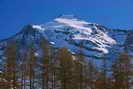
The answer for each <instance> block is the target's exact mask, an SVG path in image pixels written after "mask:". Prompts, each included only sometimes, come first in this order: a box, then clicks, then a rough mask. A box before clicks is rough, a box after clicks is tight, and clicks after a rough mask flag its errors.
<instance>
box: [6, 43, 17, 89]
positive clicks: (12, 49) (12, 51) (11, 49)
mask: <svg viewBox="0 0 133 89" xmlns="http://www.w3.org/2000/svg"><path fill="white" fill-rule="evenodd" d="M16 55H17V47H16V44H11V45H8V46H7V48H6V50H5V57H6V64H5V72H4V73H5V79H6V80H7V82H8V83H9V87H10V88H12V89H17V88H18V84H17V58H16ZM10 88H9V89H10Z"/></svg>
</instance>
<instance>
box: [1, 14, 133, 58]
mask: <svg viewBox="0 0 133 89" xmlns="http://www.w3.org/2000/svg"><path fill="white" fill-rule="evenodd" d="M132 32H133V31H129V30H120V29H118V30H116V29H110V28H107V27H105V26H103V25H99V24H95V23H90V22H86V21H84V20H80V19H77V18H75V17H73V16H61V17H58V18H56V19H54V20H53V21H51V22H48V23H46V24H42V25H34V24H29V25H26V26H25V27H24V28H23V29H22V30H21V31H20V32H18V33H17V34H15V35H13V36H11V37H10V38H7V39H5V40H1V41H0V49H2V47H3V45H4V47H5V48H6V46H5V44H10V42H12V41H14V42H18V43H19V42H20V43H19V44H21V43H26V44H28V43H29V42H31V41H33V43H35V44H37V45H38V43H39V41H40V40H42V39H45V40H47V41H48V42H49V43H50V44H52V45H53V46H55V47H57V48H60V47H66V48H68V49H69V50H70V51H71V52H74V53H78V52H79V50H80V48H82V52H83V54H84V55H85V56H88V57H102V56H103V55H108V54H111V55H116V54H115V53H119V52H124V51H126V52H128V51H129V50H130V51H131V52H130V53H132V51H133V50H131V49H129V47H130V46H131V45H132V44H133V42H132V35H131V34H132ZM23 37H24V38H23ZM129 39H130V40H129ZM28 41H29V42H28ZM129 41H130V42H129ZM125 42H126V43H125ZM81 43H82V47H80V46H81ZM129 43H130V44H129ZM108 56H110V55H108Z"/></svg>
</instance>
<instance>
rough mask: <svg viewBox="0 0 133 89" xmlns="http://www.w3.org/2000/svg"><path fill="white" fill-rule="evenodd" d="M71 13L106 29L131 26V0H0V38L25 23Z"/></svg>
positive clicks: (132, 21) (132, 2)
mask: <svg viewBox="0 0 133 89" xmlns="http://www.w3.org/2000/svg"><path fill="white" fill-rule="evenodd" d="M61 14H73V15H76V16H78V17H80V18H82V19H84V20H86V21H89V22H94V23H97V24H103V25H105V26H107V27H110V28H121V29H133V0H0V40H1V39H5V38H7V37H10V36H11V35H13V34H15V33H17V32H19V31H20V30H21V29H22V28H23V26H25V25H26V24H43V23H46V22H48V21H51V20H53V19H54V18H56V17H58V16H59V15H61Z"/></svg>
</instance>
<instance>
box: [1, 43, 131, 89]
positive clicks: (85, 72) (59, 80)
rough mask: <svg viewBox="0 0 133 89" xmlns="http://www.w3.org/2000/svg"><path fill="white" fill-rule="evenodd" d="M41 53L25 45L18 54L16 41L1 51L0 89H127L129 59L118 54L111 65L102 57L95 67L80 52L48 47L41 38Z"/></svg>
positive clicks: (129, 74)
mask: <svg viewBox="0 0 133 89" xmlns="http://www.w3.org/2000/svg"><path fill="white" fill-rule="evenodd" d="M40 47H41V55H39V56H40V57H37V55H35V53H36V51H35V50H34V49H33V48H32V47H29V48H27V51H26V52H23V55H19V52H18V50H17V45H16V44H11V45H9V46H8V47H7V48H6V50H5V63H4V64H3V65H2V67H3V70H2V71H1V72H0V89H131V87H132V86H133V81H131V79H132V76H133V69H132V68H133V66H132V64H131V63H130V61H131V58H130V57H129V56H128V55H127V54H126V53H122V54H120V55H119V57H118V59H116V60H115V61H114V62H113V64H112V67H111V68H108V67H107V63H106V59H103V60H102V64H103V68H102V70H99V68H97V67H96V65H95V64H94V63H93V60H88V59H86V58H85V57H84V56H82V55H80V54H72V53H71V52H70V51H69V50H68V49H67V48H60V49H58V50H57V49H56V50H55V49H51V48H49V46H48V45H47V44H46V43H45V42H44V41H42V42H41V43H40Z"/></svg>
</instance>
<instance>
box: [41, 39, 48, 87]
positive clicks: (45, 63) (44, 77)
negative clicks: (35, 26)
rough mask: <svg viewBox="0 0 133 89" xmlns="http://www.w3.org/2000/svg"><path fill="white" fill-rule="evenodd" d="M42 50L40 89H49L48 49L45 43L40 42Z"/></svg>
mask: <svg viewBox="0 0 133 89" xmlns="http://www.w3.org/2000/svg"><path fill="white" fill-rule="evenodd" d="M41 48H42V53H43V57H42V74H41V76H42V89H49V67H50V49H49V48H48V44H47V42H46V41H41Z"/></svg>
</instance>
